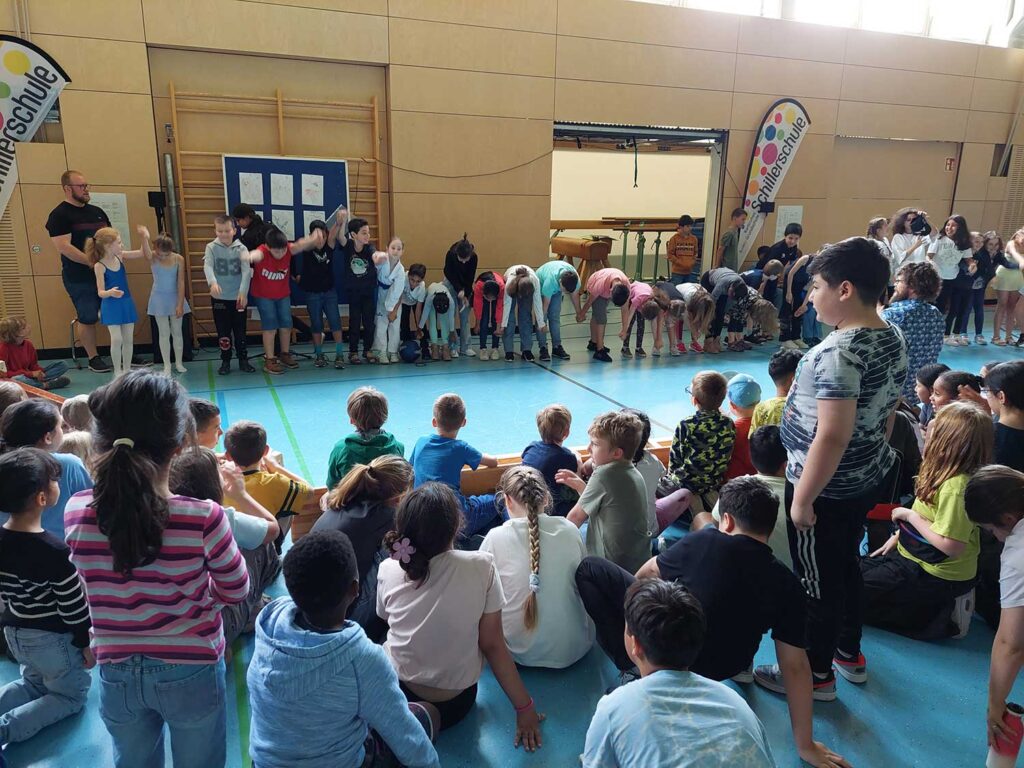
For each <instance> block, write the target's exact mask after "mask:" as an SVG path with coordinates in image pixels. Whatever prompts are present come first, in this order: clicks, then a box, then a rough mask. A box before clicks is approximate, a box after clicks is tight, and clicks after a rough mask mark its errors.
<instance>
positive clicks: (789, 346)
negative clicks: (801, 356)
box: [779, 340, 800, 349]
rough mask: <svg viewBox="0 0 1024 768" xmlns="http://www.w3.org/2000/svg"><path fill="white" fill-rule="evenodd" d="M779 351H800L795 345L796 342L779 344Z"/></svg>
mask: <svg viewBox="0 0 1024 768" xmlns="http://www.w3.org/2000/svg"><path fill="white" fill-rule="evenodd" d="M779 349H800V347H798V346H797V345H796V342H794V341H792V340H790V341H784V342H782V343H781V344H779Z"/></svg>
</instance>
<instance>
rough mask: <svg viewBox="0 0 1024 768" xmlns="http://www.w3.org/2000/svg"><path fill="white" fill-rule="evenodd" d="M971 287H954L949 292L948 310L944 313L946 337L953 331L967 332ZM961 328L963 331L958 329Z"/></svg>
mask: <svg viewBox="0 0 1024 768" xmlns="http://www.w3.org/2000/svg"><path fill="white" fill-rule="evenodd" d="M973 292H974V291H973V289H972V288H971V286H969V285H968V286H966V287H962V286H959V285H954V286H953V287H952V288H951V289H950V291H949V310H948V311H947V312H946V335H947V336H949V335H950V334H951V333H953V331H954V330H955V331H956V332H957V333H963V332H965V331H966V330H967V315H968V313H969V312H970V311H971V294H972V293H973ZM961 328H963V331H961V330H960V329H961Z"/></svg>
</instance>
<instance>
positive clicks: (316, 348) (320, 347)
mask: <svg viewBox="0 0 1024 768" xmlns="http://www.w3.org/2000/svg"><path fill="white" fill-rule="evenodd" d="M323 351H324V345H323V344H314V345H313V354H314V355H320V354H323Z"/></svg>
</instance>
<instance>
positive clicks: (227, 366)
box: [217, 360, 231, 376]
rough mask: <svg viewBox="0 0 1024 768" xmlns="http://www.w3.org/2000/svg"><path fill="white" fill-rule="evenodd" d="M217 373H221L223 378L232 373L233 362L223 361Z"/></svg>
mask: <svg viewBox="0 0 1024 768" xmlns="http://www.w3.org/2000/svg"><path fill="white" fill-rule="evenodd" d="M217 373H219V374H220V375H221V376H227V375H228V374H229V373H231V361H230V360H221V361H220V368H218V369H217Z"/></svg>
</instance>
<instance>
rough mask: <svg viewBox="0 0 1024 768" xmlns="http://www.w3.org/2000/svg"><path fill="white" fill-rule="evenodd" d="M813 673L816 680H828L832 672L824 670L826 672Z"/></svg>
mask: <svg viewBox="0 0 1024 768" xmlns="http://www.w3.org/2000/svg"><path fill="white" fill-rule="evenodd" d="M811 674H812V675H813V676H814V679H815V680H828V678H829V676H830V675H831V674H832V673H831V672H824V673H818V672H812V673H811Z"/></svg>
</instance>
